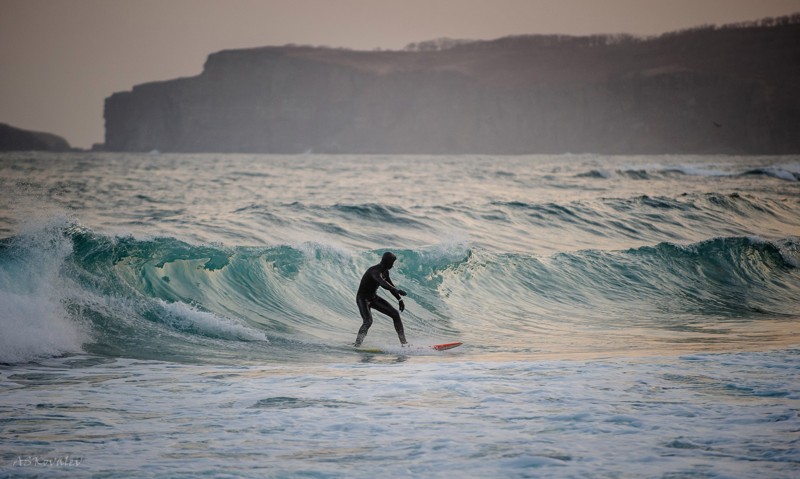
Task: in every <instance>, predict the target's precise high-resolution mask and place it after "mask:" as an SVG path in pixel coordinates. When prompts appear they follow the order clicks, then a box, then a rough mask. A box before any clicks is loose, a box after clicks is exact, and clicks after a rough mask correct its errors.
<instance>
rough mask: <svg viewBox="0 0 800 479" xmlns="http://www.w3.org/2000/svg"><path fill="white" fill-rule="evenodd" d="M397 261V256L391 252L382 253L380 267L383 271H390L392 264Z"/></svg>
mask: <svg viewBox="0 0 800 479" xmlns="http://www.w3.org/2000/svg"><path fill="white" fill-rule="evenodd" d="M396 260H397V256H395V255H394V254H392V253H391V252H389V251H387V252H385V253H383V257H381V266H382V267H383V268H384V269H392V266H394V262H395V261H396Z"/></svg>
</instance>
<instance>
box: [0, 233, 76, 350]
mask: <svg viewBox="0 0 800 479" xmlns="http://www.w3.org/2000/svg"><path fill="white" fill-rule="evenodd" d="M67 223H68V222H67V220H66V219H65V218H63V217H58V218H54V219H51V220H49V221H47V222H46V223H45V224H38V225H27V226H26V228H25V232H24V233H23V234H21V235H19V236H17V237H16V238H15V243H14V244H13V245H12V246H11V247H10V248H9V249H8V250H7V251H6V255H5V260H6V262H4V263H3V264H2V268H0V362H4V363H21V362H27V361H31V360H34V359H37V358H42V357H49V356H58V355H62V354H65V353H73V352H80V351H81V344H82V343H83V342H84V341H85V340H86V339H87V334H86V331H85V330H84V327H83V325H81V324H80V323H79V322H78V321H76V320H75V319H73V318H72V317H71V316H70V314H69V313H68V312H67V310H66V308H65V301H66V300H67V298H68V297H69V294H68V291H69V290H70V287H69V285H68V284H67V283H66V282H65V280H64V279H62V278H61V276H60V275H59V271H60V269H61V267H62V265H63V263H64V259H65V258H66V257H67V256H68V255H69V254H70V253H71V252H72V243H71V242H70V241H69V240H68V239H67V238H65V237H64V235H63V230H64V227H65V226H66V225H67Z"/></svg>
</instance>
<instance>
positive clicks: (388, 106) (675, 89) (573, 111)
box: [105, 15, 800, 154]
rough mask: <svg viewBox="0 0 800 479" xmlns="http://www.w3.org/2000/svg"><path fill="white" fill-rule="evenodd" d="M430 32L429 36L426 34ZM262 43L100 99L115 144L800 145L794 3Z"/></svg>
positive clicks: (495, 150)
mask: <svg viewBox="0 0 800 479" xmlns="http://www.w3.org/2000/svg"><path fill="white" fill-rule="evenodd" d="M421 45H423V46H424V45H425V44H421ZM445 45H446V46H445V47H437V48H421V47H420V45H417V46H416V48H414V49H413V50H406V51H374V52H363V51H351V50H341V49H328V48H311V47H293V46H286V47H264V48H257V49H248V50H231V51H222V52H219V53H215V54H212V55H210V56H209V58H208V60H207V62H206V64H205V67H204V69H203V72H202V73H201V74H200V75H198V76H196V77H191V78H181V79H176V80H171V81H165V82H158V83H149V84H144V85H139V86H136V87H134V88H133V90H132V91H128V92H121V93H115V94H114V95H112V96H111V97H109V98H108V99H106V104H105V119H106V138H105V148H106V149H109V150H114V151H150V150H159V151H162V152H172V151H174V152H201V151H205V152H263V153H302V152H307V151H313V152H317V153H392V154H416V153H424V154H427V153H429V154H439V153H445V154H460V153H486V154H519V153H562V152H573V153H579V152H592V153H610V154H631V153H731V154H759V153H770V154H776V153H800V16H798V15H795V16H793V17H791V18H783V19H779V20H777V21H775V20H771V19H769V20H765V21H761V22H759V23H754V24H750V25H732V26H726V27H702V28H696V29H692V30H687V31H683V32H676V33H670V34H665V35H662V36H659V37H656V38H648V39H640V38H633V37H628V36H593V37H568V36H521V37H508V38H502V39H498V40H494V41H479V42H449V43H447V42H445Z"/></svg>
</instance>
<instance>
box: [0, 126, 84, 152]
mask: <svg viewBox="0 0 800 479" xmlns="http://www.w3.org/2000/svg"><path fill="white" fill-rule="evenodd" d="M34 150H35V151H70V150H72V148H71V147H70V146H69V143H67V140H65V139H64V138H61V137H60V136H57V135H53V134H52V133H41V132H38V131H28V130H22V129H19V128H15V127H13V126H9V125H6V124H4V123H0V151H34Z"/></svg>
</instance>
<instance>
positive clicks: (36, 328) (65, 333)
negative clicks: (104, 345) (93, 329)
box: [0, 291, 86, 363]
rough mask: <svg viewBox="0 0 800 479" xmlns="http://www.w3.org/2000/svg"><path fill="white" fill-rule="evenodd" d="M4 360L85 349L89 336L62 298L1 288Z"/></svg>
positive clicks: (0, 345) (0, 335) (0, 337)
mask: <svg viewBox="0 0 800 479" xmlns="http://www.w3.org/2000/svg"><path fill="white" fill-rule="evenodd" d="M0 304H2V307H0V362H2V363H22V362H27V361H32V360H34V359H37V358H42V357H50V356H59V355H63V354H66V353H77V352H80V351H81V344H82V343H83V342H84V341H85V339H86V335H85V334H84V332H83V331H82V328H81V327H80V325H78V324H76V323H75V322H74V321H72V320H71V319H70V318H69V315H68V313H67V312H66V311H65V309H64V306H63V305H62V303H61V302H60V301H59V300H58V298H55V297H52V296H51V295H50V294H47V293H42V292H41V291H39V292H37V293H34V294H17V293H12V292H7V291H0Z"/></svg>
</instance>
